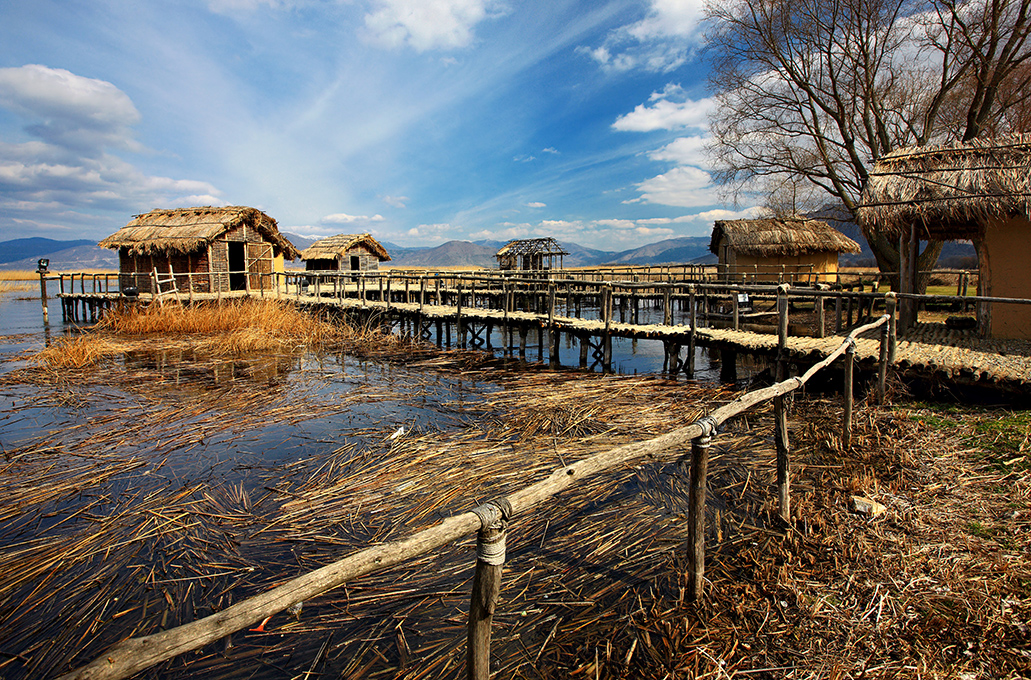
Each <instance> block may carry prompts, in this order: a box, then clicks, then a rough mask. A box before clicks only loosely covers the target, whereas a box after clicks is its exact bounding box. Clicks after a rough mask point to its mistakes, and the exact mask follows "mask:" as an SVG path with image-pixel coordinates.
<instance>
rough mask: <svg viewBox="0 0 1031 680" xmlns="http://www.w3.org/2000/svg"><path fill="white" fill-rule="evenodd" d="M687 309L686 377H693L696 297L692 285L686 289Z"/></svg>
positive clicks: (696, 312)
mask: <svg viewBox="0 0 1031 680" xmlns="http://www.w3.org/2000/svg"><path fill="white" fill-rule="evenodd" d="M687 291H688V293H687V300H688V302H687V309H688V314H689V315H690V322H691V333H690V335H688V336H687V369H686V373H687V377H688V378H693V377H694V348H695V332H696V326H697V325H698V308H697V302H698V300H697V296H696V294H695V287H694V285H691V286H688V288H687Z"/></svg>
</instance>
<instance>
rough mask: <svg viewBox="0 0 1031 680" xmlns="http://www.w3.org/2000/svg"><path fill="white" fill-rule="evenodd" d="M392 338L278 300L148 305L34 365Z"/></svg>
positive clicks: (114, 316) (115, 316)
mask: <svg viewBox="0 0 1031 680" xmlns="http://www.w3.org/2000/svg"><path fill="white" fill-rule="evenodd" d="M391 338H392V336H390V335H389V334H383V333H382V332H379V331H376V330H370V329H355V328H351V327H348V326H345V325H343V324H339V323H330V322H328V321H324V320H321V319H319V318H316V317H315V316H313V315H311V314H307V313H305V312H303V311H300V310H298V309H297V308H296V307H294V306H292V305H290V304H288V303H283V302H279V301H276V300H234V301H228V302H222V303H210V304H198V305H192V306H180V305H164V306H162V305H150V306H149V307H144V308H127V309H122V310H114V311H112V312H111V313H109V314H108V315H106V316H105V317H104V318H103V319H102V320H101V321H100V322H99V323H98V324H97V325H96V326H95V327H94V328H93V329H91V330H90V331H88V332H87V333H84V334H82V335H80V336H77V337H75V338H63V339H60V340H58V341H56V342H55V343H53V344H52V345H51V346H50V347H47V348H46V349H45V350H43V351H42V352H40V353H39V354H38V355H36V361H37V363H39V364H40V365H43V366H47V367H51V368H65V367H67V368H82V367H84V366H89V365H91V364H94V363H96V362H97V361H99V360H100V359H101V358H103V357H106V356H114V355H117V354H119V353H121V352H124V351H126V350H129V349H134V348H136V345H137V344H138V343H139V342H141V341H145V342H146V344H147V349H155V347H156V344H157V345H160V346H162V347H173V346H177V345H179V346H181V345H184V344H185V345H189V347H190V348H191V349H193V350H194V351H196V352H200V353H203V354H207V355H210V356H213V357H228V356H242V355H248V354H253V353H258V352H291V351H296V350H299V349H328V348H344V347H345V346H347V347H348V348H350V347H353V346H358V347H360V346H361V345H362V344H365V343H371V342H374V343H383V342H385V341H386V342H390V341H391ZM394 341H395V342H399V340H396V339H394Z"/></svg>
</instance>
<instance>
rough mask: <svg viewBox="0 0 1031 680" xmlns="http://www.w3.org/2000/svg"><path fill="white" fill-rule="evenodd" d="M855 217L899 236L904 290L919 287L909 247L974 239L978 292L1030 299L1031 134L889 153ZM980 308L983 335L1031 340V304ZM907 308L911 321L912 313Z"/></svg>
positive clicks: (869, 228) (873, 174)
mask: <svg viewBox="0 0 1031 680" xmlns="http://www.w3.org/2000/svg"><path fill="white" fill-rule="evenodd" d="M856 217H857V219H858V221H859V223H860V225H861V226H862V227H863V229H864V230H866V231H867V232H869V233H880V234H883V235H885V236H888V237H890V238H897V239H898V240H899V247H900V252H902V253H903V254H904V258H903V264H902V266H901V267H900V269H901V270H902V280H901V282H900V283H901V286H900V289H901V291H902V292H911V291H914V290H916V285H915V284H916V280H917V274H918V272H916V258H915V257H909V253H910V252H915V251H916V247H918V245H919V242H920V241H921V240H928V239H940V240H969V241H972V242H973V243H974V246H975V247H976V249H977V260H978V270H979V276H978V294H979V295H983V296H987V297H1008V298H1031V267H1029V266H1028V261H1029V259H1031V135H1026V134H1025V135H1015V136H1010V137H1004V138H995V139H977V140H972V141H969V142H966V143H953V144H948V145H940V146H925V147H911V148H907V149H900V150H898V151H895V152H893V153H890V154H888V155H886V156H884V157H882V158H881V159H880V160H879V161H878V162H877V163H876V164H875V165H874V168H873V170H872V171H871V173H870V178H869V179H868V180H867V184H866V187H865V188H864V190H863V196H862V203H861V205H860V207H859V209H858V210H857V215H856ZM907 244H908V247H907ZM977 312H978V330H979V332H980V334H981V335H982V336H984V337H993V338H1024V339H1031V305H1018V304H1002V303H982V304H979V305H978V306H977ZM907 314H908V318H906V319H905V320H904V323H905V324H906V325H910V324H911V323H912V322H913V321H914V320H915V312H914V311H913V310H912V309H910V310H907Z"/></svg>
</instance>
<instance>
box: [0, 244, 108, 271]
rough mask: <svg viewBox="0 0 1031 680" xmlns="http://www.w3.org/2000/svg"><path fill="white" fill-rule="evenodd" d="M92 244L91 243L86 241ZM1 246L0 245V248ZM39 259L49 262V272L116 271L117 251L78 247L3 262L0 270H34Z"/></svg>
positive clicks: (94, 247) (92, 246)
mask: <svg viewBox="0 0 1031 680" xmlns="http://www.w3.org/2000/svg"><path fill="white" fill-rule="evenodd" d="M86 243H89V244H92V243H93V242H92V241H86ZM2 247H3V244H0V248H2ZM40 257H46V258H47V259H49V260H50V271H52V272H77V271H83V270H90V269H106V270H110V271H118V251H115V250H109V249H107V248H99V247H97V246H95V245H80V246H75V247H74V248H64V249H63V250H58V251H56V252H49V253H41V254H40V255H39V256H36V255H33V256H32V257H27V258H25V259H22V260H15V261H13V262H4V263H3V264H0V269H6V270H12V269H19V270H27V269H28V270H35V269H36V261H37V260H38V259H39V258H40Z"/></svg>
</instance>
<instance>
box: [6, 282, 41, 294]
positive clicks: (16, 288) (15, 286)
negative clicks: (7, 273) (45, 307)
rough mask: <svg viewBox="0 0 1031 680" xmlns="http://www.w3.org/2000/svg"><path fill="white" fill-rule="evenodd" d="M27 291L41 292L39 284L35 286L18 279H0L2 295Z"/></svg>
mask: <svg viewBox="0 0 1031 680" xmlns="http://www.w3.org/2000/svg"><path fill="white" fill-rule="evenodd" d="M27 290H36V291H37V292H38V291H39V284H38V283H37V284H33V283H29V282H25V281H19V280H17V279H0V294H3V293H21V292H24V291H27Z"/></svg>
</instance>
